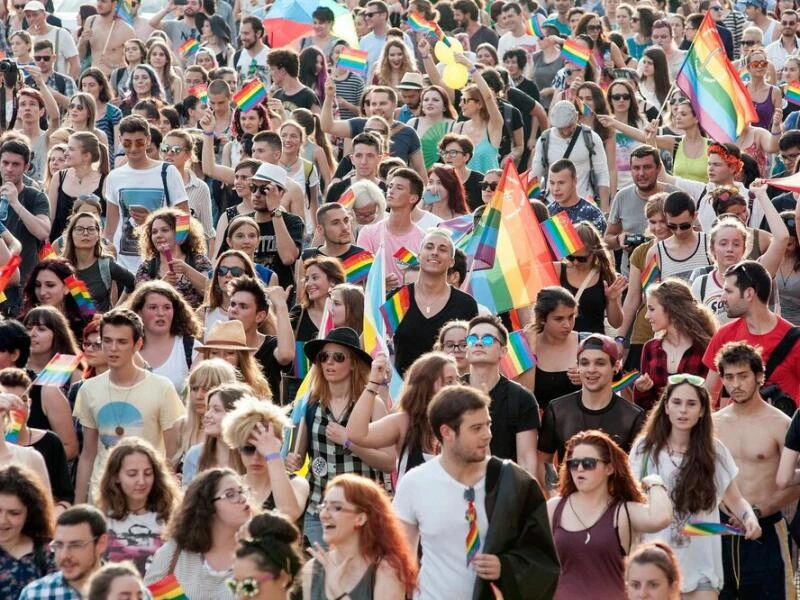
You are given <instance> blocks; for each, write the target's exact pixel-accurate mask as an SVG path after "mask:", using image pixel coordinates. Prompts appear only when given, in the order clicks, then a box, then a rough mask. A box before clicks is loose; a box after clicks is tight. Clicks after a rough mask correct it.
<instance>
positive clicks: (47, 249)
mask: <svg viewBox="0 0 800 600" xmlns="http://www.w3.org/2000/svg"><path fill="white" fill-rule="evenodd" d="M50 258H58V255H57V254H56V251H55V250H53V247H52V246H51V245H50V244H49V243H45V244H42V248H41V250H39V262H42V261H43V260H47V259H50Z"/></svg>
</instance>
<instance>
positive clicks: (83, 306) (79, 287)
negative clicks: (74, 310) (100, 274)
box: [64, 275, 97, 317]
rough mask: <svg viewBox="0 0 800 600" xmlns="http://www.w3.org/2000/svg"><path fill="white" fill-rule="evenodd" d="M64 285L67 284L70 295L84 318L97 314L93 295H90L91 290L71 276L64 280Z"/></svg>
mask: <svg viewBox="0 0 800 600" xmlns="http://www.w3.org/2000/svg"><path fill="white" fill-rule="evenodd" d="M64 283H66V284H67V288H68V289H69V293H70V294H72V297H73V298H74V299H75V304H77V305H78V309H79V310H80V311H81V314H82V315H83V316H85V317H90V316H92V315H93V314H94V313H96V312H97V309H96V308H95V306H94V300H92V295H91V294H90V293H89V288H87V287H86V284H85V283H84V282H83V281H81V280H80V279H78V278H77V277H75V275H70V276H69V277H67V278H66V279H65V280H64Z"/></svg>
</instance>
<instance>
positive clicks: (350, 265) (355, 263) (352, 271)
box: [342, 250, 373, 283]
mask: <svg viewBox="0 0 800 600" xmlns="http://www.w3.org/2000/svg"><path fill="white" fill-rule="evenodd" d="M372 261H373V259H372V254H370V253H369V252H367V251H366V250H364V251H363V252H359V253H358V254H354V255H353V256H350V257H348V258H345V259H344V260H343V261H342V266H343V267H344V274H345V276H346V277H347V283H361V282H362V281H364V280H365V279H366V278H367V275H368V274H369V270H370V269H371V268H372Z"/></svg>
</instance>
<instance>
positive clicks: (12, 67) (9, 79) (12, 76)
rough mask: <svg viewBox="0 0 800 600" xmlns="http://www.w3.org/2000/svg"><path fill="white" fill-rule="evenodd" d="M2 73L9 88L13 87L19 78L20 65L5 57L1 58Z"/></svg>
mask: <svg viewBox="0 0 800 600" xmlns="http://www.w3.org/2000/svg"><path fill="white" fill-rule="evenodd" d="M0 75H2V78H3V83H4V84H5V86H6V87H8V88H13V87H15V86H16V85H17V79H18V78H19V67H17V64H16V63H15V62H14V61H12V60H9V59H7V58H4V59H3V60H0Z"/></svg>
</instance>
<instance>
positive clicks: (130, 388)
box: [108, 372, 139, 437]
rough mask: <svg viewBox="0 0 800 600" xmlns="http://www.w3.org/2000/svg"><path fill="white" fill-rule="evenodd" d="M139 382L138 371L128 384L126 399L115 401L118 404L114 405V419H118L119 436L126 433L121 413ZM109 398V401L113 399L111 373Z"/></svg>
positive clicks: (109, 377) (117, 430)
mask: <svg viewBox="0 0 800 600" xmlns="http://www.w3.org/2000/svg"><path fill="white" fill-rule="evenodd" d="M137 383H139V373H138V372H137V373H136V377H135V378H134V380H133V383H131V385H130V386H128V391H127V392H126V393H125V399H124V400H122V401H121V402H115V403H114V404H115V405H116V406H114V421H116V423H117V426H116V427H114V433H115V434H117V435H118V436H119V437H122V436H123V435H125V428H124V427H123V426H122V414H121V413H122V411H123V410H125V405H127V404H128V400H130V396H131V392H132V391H133V388H134V387H136V384H137ZM114 385H116V384H114ZM117 387H122V386H119V385H118V386H117ZM108 399H109V401H110V400H111V375H110V374H109V376H108Z"/></svg>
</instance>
